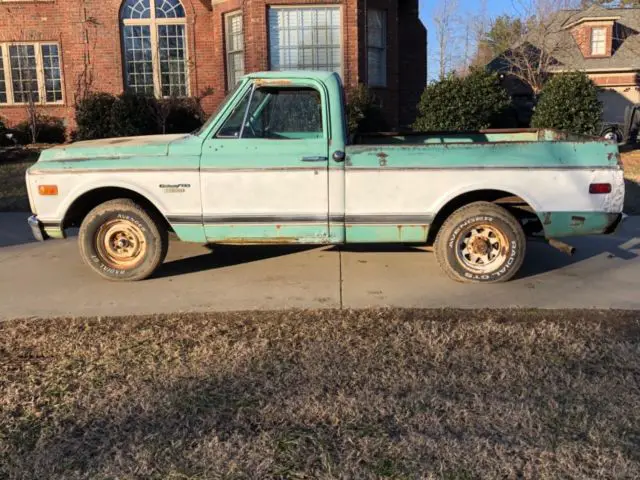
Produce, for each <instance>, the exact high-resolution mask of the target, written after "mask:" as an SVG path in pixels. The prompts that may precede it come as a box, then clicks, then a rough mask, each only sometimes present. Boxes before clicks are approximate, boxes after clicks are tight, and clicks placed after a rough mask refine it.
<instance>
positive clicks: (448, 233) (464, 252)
mask: <svg viewBox="0 0 640 480" xmlns="http://www.w3.org/2000/svg"><path fill="white" fill-rule="evenodd" d="M435 253H436V258H437V260H438V263H439V265H440V267H441V268H442V270H443V271H444V272H445V273H446V274H447V275H448V276H449V277H450V278H452V279H453V280H455V281H458V282H465V283H498V282H506V281H507V280H510V279H511V278H513V276H514V275H515V274H516V273H518V270H520V267H521V266H522V262H523V261H524V257H525V253H526V237H525V234H524V231H523V230H522V226H521V225H520V222H518V220H517V219H516V218H515V217H514V216H513V215H511V213H509V212H508V211H507V210H506V209H504V208H502V207H501V206H499V205H496V204H494V203H489V202H475V203H471V204H469V205H467V206H465V207H462V208H460V209H458V210H456V211H455V212H454V213H453V214H452V215H451V216H450V217H449V218H448V219H447V220H446V221H445V222H444V224H443V225H442V227H441V228H440V231H439V232H438V235H437V237H436V241H435Z"/></svg>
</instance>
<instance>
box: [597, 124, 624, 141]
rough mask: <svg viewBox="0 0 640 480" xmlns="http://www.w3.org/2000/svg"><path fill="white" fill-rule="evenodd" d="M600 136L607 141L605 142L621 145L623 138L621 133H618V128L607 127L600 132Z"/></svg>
mask: <svg viewBox="0 0 640 480" xmlns="http://www.w3.org/2000/svg"><path fill="white" fill-rule="evenodd" d="M602 136H603V137H604V138H605V139H607V140H611V141H613V142H615V143H622V142H623V140H624V138H623V135H622V132H621V131H620V129H619V128H618V127H607V128H605V129H604V130H603V132H602Z"/></svg>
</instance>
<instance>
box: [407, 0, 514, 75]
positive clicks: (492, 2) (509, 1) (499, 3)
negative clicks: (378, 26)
mask: <svg viewBox="0 0 640 480" xmlns="http://www.w3.org/2000/svg"><path fill="white" fill-rule="evenodd" d="M419 1H420V19H421V20H422V22H423V23H424V24H425V25H426V27H427V29H428V31H429V45H428V47H427V48H428V51H427V54H428V58H429V79H430V80H431V79H433V78H435V76H437V70H438V67H437V62H436V61H435V57H434V55H433V54H434V53H435V49H434V48H433V46H434V45H435V43H436V42H435V37H434V35H435V28H434V25H433V22H432V21H431V19H432V17H433V15H432V13H433V10H434V8H435V6H436V4H437V3H439V2H440V1H442V0H419ZM445 1H446V0H445ZM459 3H460V14H461V15H465V14H467V13H468V14H469V15H474V14H477V13H478V10H479V8H480V1H479V0H459ZM487 9H488V15H489V17H490V18H495V17H497V16H498V15H502V14H513V13H514V12H515V11H516V10H517V8H515V7H514V0H488V1H487Z"/></svg>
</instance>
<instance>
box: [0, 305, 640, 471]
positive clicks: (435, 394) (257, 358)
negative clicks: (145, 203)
mask: <svg viewBox="0 0 640 480" xmlns="http://www.w3.org/2000/svg"><path fill="white" fill-rule="evenodd" d="M0 392H2V393H1V394H0V459H3V460H2V461H0V478H9V479H13V478H15V479H18V478H53V479H74V478H171V479H204V478H287V479H288V478H320V479H325V478H326V479H329V478H396V479H401V478H407V479H408V478H412V479H413V478H434V479H435V478H439V479H474V478H592V479H598V478H602V479H604V478H638V475H639V474H640V409H639V408H638V405H640V315H639V314H638V313H636V312H616V311H608V312H598V311H571V312H567V311H522V310H513V311H500V312H498V311H454V310H444V311H423V310H380V311H347V312H338V311H322V312H320V311H293V312H283V313H269V312H265V313H232V314H197V315H196V314H183V315H166V316H151V317H129V318H92V319H58V320H37V319H30V320H23V321H11V322H6V323H3V324H0Z"/></svg>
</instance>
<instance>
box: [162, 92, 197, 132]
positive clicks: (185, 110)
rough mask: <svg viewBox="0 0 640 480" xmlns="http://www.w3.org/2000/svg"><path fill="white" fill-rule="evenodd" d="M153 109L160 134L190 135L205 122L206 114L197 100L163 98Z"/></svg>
mask: <svg viewBox="0 0 640 480" xmlns="http://www.w3.org/2000/svg"><path fill="white" fill-rule="evenodd" d="M153 108H154V116H155V117H154V118H155V121H156V128H157V130H158V132H159V133H189V132H193V131H194V130H195V129H197V128H199V127H201V126H202V124H203V122H204V112H203V111H202V109H201V108H200V105H199V103H198V101H197V99H195V98H162V99H159V100H156V101H155V104H154V106H153Z"/></svg>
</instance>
